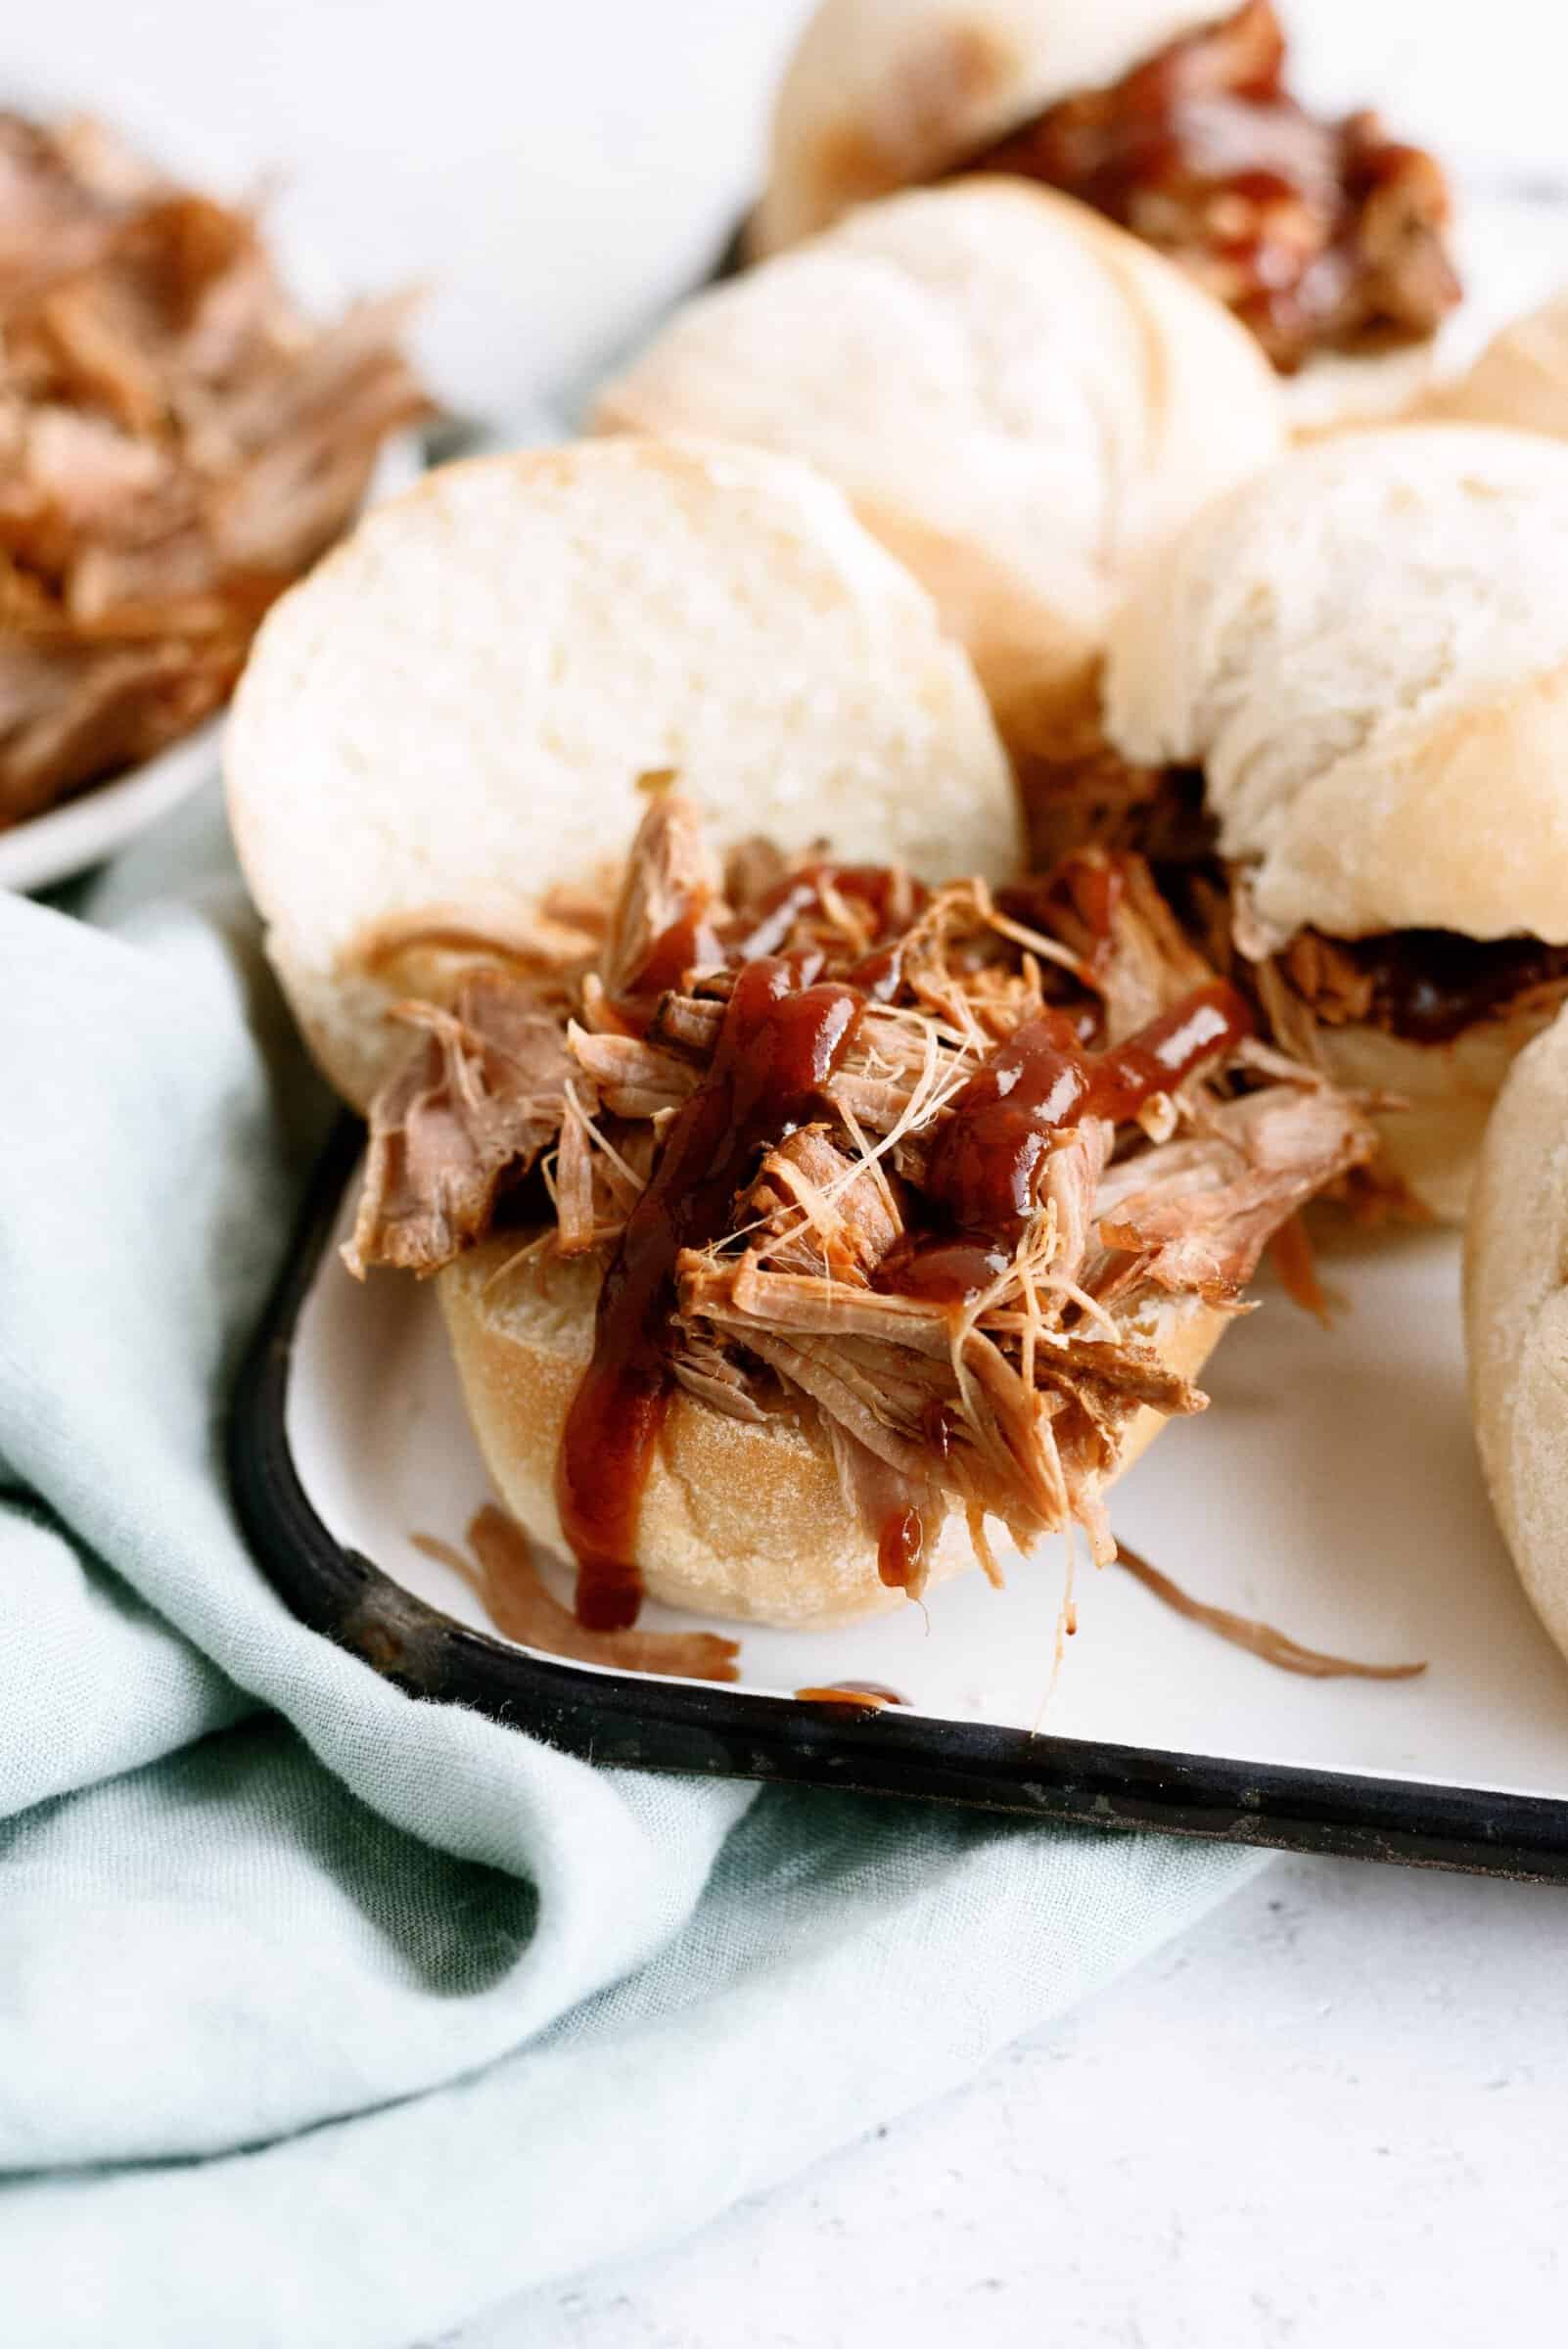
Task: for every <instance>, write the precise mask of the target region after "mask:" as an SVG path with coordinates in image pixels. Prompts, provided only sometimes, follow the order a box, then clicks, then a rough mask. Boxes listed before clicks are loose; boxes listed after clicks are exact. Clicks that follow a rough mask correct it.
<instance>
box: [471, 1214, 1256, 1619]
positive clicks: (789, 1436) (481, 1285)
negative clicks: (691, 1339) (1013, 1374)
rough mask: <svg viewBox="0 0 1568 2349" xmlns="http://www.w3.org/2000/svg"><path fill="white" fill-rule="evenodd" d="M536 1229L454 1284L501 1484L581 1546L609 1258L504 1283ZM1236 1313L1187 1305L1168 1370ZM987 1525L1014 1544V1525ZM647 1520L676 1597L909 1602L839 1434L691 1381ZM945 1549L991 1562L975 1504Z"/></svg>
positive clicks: (658, 1588)
mask: <svg viewBox="0 0 1568 2349" xmlns="http://www.w3.org/2000/svg"><path fill="white" fill-rule="evenodd" d="M521 1237H522V1235H518V1236H516V1237H513V1236H508V1237H507V1238H504V1239H495V1240H491V1241H488V1242H487V1243H486V1244H485V1245H484V1247H481V1248H476V1249H474V1250H472V1251H471V1252H470V1253H469V1254H467V1255H466V1256H463V1257H460V1258H459V1259H458V1261H457V1262H456V1263H455V1264H453V1265H450V1266H448V1267H447V1268H446V1269H445V1270H444V1271H443V1272H442V1273H440V1274H439V1276H438V1284H437V1285H438V1294H439V1297H440V1303H441V1310H442V1312H443V1313H444V1315H445V1320H446V1327H447V1333H448V1336H449V1338H450V1340H451V1347H452V1354H453V1358H454V1359H455V1361H456V1365H457V1372H458V1377H459V1379H460V1381H461V1384H462V1388H463V1395H464V1399H465V1402H466V1404H467V1406H468V1412H469V1417H470V1419H471V1421H472V1423H473V1426H474V1432H475V1434H476V1436H477V1437H478V1440H479V1446H480V1451H481V1452H482V1453H483V1454H484V1463H485V1466H486V1467H487V1468H488V1470H489V1473H490V1476H491V1477H492V1479H493V1480H494V1484H495V1489H496V1492H497V1493H498V1495H499V1496H500V1497H501V1499H502V1501H503V1502H504V1503H505V1505H506V1507H507V1508H508V1509H509V1510H510V1512H511V1514H512V1515H513V1516H514V1517H515V1518H516V1519H517V1520H518V1523H519V1524H520V1525H522V1526H523V1528H524V1530H525V1531H526V1532H527V1533H528V1534H529V1535H530V1538H531V1539H532V1540H534V1541H536V1542H538V1543H542V1544H543V1545H544V1546H546V1547H547V1548H551V1549H553V1550H555V1551H556V1552H557V1553H558V1554H565V1550H566V1544H565V1542H564V1541H563V1539H562V1534H561V1522H560V1518H559V1516H558V1515H557V1512H556V1504H555V1468H556V1455H557V1451H558V1449H559V1446H560V1442H561V1434H562V1430H563V1428H564V1427H565V1424H566V1417H567V1413H568V1411H569V1409H570V1408H571V1405H572V1399H573V1397H574V1395H575V1394H576V1390H577V1386H578V1383H579V1381H580V1379H581V1377H582V1374H583V1372H584V1370H585V1369H586V1368H587V1364H588V1359H589V1356H590V1353H591V1351H592V1344H593V1314H594V1305H595V1301H596V1299H597V1296H598V1291H599V1280H600V1267H599V1266H598V1265H597V1264H595V1263H593V1262H591V1261H584V1260H582V1259H576V1260H569V1259H563V1258H560V1257H555V1256H552V1255H551V1254H549V1253H548V1252H547V1251H545V1250H540V1251H539V1252H538V1253H537V1254H536V1255H534V1256H531V1257H529V1258H527V1259H525V1261H524V1262H523V1263H522V1264H520V1265H519V1266H517V1267H516V1268H515V1269H514V1270H512V1271H511V1272H508V1273H506V1275H505V1277H504V1278H498V1277H497V1275H498V1274H500V1273H501V1272H502V1268H503V1267H505V1265H506V1263H507V1260H508V1258H509V1257H510V1256H512V1255H514V1254H515V1253H516V1251H517V1249H518V1247H519V1246H520V1245H521ZM1227 1319H1228V1316H1227V1315H1225V1314H1224V1313H1220V1312H1217V1311H1215V1310H1214V1309H1213V1308H1211V1307H1208V1306H1204V1305H1201V1304H1198V1303H1197V1302H1196V1301H1193V1300H1189V1299H1181V1300H1176V1301H1173V1302H1172V1303H1171V1304H1169V1305H1167V1306H1164V1307H1162V1308H1160V1309H1159V1311H1158V1313H1157V1316H1156V1318H1155V1319H1154V1322H1153V1326H1152V1336H1153V1341H1154V1344H1155V1346H1156V1349H1157V1351H1158V1352H1159V1354H1160V1357H1161V1359H1162V1360H1163V1361H1164V1362H1165V1363H1166V1364H1167V1365H1168V1366H1169V1367H1171V1368H1172V1369H1175V1370H1176V1371H1178V1372H1179V1373H1180V1374H1181V1375H1182V1376H1183V1377H1186V1378H1196V1377H1197V1376H1198V1374H1199V1373H1200V1371H1201V1370H1202V1368H1203V1365H1204V1363H1205V1362H1206V1361H1207V1359H1208V1358H1209V1355H1210V1353H1211V1352H1212V1351H1213V1348H1214V1346H1215V1344H1216V1342H1217V1341H1218V1339H1219V1337H1220V1335H1221V1332H1222V1330H1223V1329H1224V1327H1225V1325H1226V1321H1227ZM1164 1424H1165V1422H1164V1419H1163V1418H1162V1416H1161V1415H1160V1413H1159V1412H1157V1411H1154V1410H1150V1409H1148V1408H1147V1407H1145V1408H1143V1409H1141V1410H1140V1411H1139V1412H1138V1413H1137V1415H1136V1417H1135V1418H1134V1419H1133V1420H1132V1421H1131V1422H1130V1425H1129V1428H1128V1431H1127V1435H1126V1437H1125V1439H1124V1441H1123V1444H1122V1448H1121V1451H1120V1454H1119V1456H1118V1461H1117V1467H1116V1474H1117V1475H1120V1474H1122V1473H1123V1471H1125V1470H1126V1469H1127V1468H1129V1467H1130V1466H1131V1464H1132V1462H1133V1461H1134V1460H1135V1459H1136V1458H1137V1457H1138V1456H1139V1454H1140V1453H1141V1452H1142V1451H1144V1450H1145V1449H1146V1448H1147V1446H1148V1445H1149V1444H1150V1443H1151V1442H1152V1440H1153V1439H1154V1437H1155V1436H1156V1435H1157V1434H1158V1433H1159V1431H1160V1429H1161V1427H1162V1426H1163V1425H1164ZM1106 1481H1107V1482H1109V1481H1110V1480H1109V1479H1107V1480H1106ZM988 1522H989V1527H990V1530H991V1532H992V1536H993V1538H994V1540H995V1541H996V1543H997V1545H998V1546H1003V1545H1006V1544H1007V1543H1008V1536H1007V1533H1006V1530H1005V1528H1004V1527H1002V1526H1000V1525H999V1524H997V1523H995V1521H993V1520H992V1521H988ZM640 1524H641V1548H642V1552H643V1555H642V1558H641V1561H640V1563H641V1567H642V1579H643V1587H644V1589H645V1590H646V1592H647V1594H648V1596H649V1597H650V1598H654V1599H658V1600H661V1601H662V1602H663V1603H664V1604H665V1605H667V1606H672V1607H683V1608H687V1609H690V1610H692V1611H694V1612H696V1613H700V1614H705V1615H716V1616H719V1617H722V1618H726V1619H729V1620H733V1621H736V1622H742V1623H767V1624H776V1625H781V1626H786V1627H789V1628H792V1629H811V1630H817V1629H821V1630H828V1629H830V1628H831V1627H833V1626H834V1625H836V1624H845V1623H853V1622H856V1621H858V1620H859V1619H860V1618H862V1617H864V1616H869V1615H879V1614H885V1613H887V1612H889V1611H890V1610H891V1609H893V1608H895V1607H899V1606H902V1605H904V1604H905V1603H906V1601H905V1599H904V1595H903V1593H902V1592H901V1591H899V1590H894V1589H888V1587H887V1586H886V1585H885V1584H884V1583H883V1582H882V1581H881V1579H880V1578H879V1576H878V1573H877V1558H876V1544H875V1543H874V1542H873V1541H872V1539H871V1538H870V1536H869V1535H868V1534H867V1532H866V1530H865V1527H864V1526H863V1524H862V1523H861V1522H860V1520H859V1518H858V1517H857V1516H856V1515H854V1514H853V1512H852V1510H851V1509H850V1508H849V1506H848V1505H847V1503H846V1501H845V1498H844V1495H843V1493H842V1491H841V1489H840V1485H839V1479H838V1473H837V1470H836V1469H835V1467H834V1463H833V1455H832V1451H831V1450H830V1448H829V1445H828V1442H827V1439H826V1437H825V1436H824V1435H822V1434H820V1433H818V1432H817V1431H816V1430H814V1429H810V1428H807V1426H804V1425H802V1424H800V1423H798V1422H797V1421H795V1420H793V1419H787V1418H783V1417H780V1418H778V1419H776V1420H769V1421H768V1422H767V1423H766V1424H765V1425H763V1426H758V1425H756V1424H754V1423H753V1422H750V1421H747V1420H741V1419H735V1418H731V1417H730V1416H728V1415H727V1414H726V1413H724V1412H722V1411H718V1410H715V1409H714V1408H713V1407H712V1405H708V1404H705V1403H702V1402H699V1401H698V1400H697V1398H696V1397H694V1396H691V1395H688V1394H685V1393H684V1392H681V1391H678V1390H677V1392H676V1394H675V1396H674V1398H673V1400H672V1402H671V1404H670V1407H669V1416H668V1418H667V1420H666V1422H665V1426H664V1431H663V1434H662V1436H661V1439H660V1445H659V1451H658V1454H657V1457H656V1459H655V1461H654V1466H653V1470H652V1473H651V1474H650V1476H649V1479H648V1483H647V1486H646V1488H645V1490H644V1493H643V1498H642V1509H641V1520H640ZM928 1559H929V1564H930V1579H931V1582H932V1583H933V1584H935V1583H938V1582H945V1580H946V1579H947V1578H948V1577H949V1576H950V1575H954V1574H959V1573H962V1572H963V1571H964V1569H965V1568H966V1567H970V1566H972V1565H973V1564H974V1562H975V1561H974V1553H973V1549H972V1547H971V1544H970V1540H969V1532H968V1527H967V1525H966V1523H965V1519H964V1514H963V1511H962V1510H961V1509H952V1510H949V1512H948V1513H947V1515H946V1516H945V1518H944V1520H943V1523H942V1526H941V1529H940V1531H939V1532H938V1533H937V1535H936V1538H935V1540H934V1541H932V1542H930V1546H929V1548H928Z"/></svg>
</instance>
